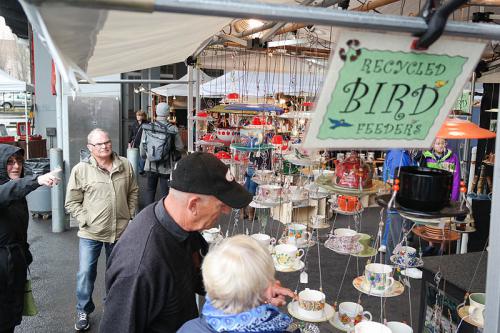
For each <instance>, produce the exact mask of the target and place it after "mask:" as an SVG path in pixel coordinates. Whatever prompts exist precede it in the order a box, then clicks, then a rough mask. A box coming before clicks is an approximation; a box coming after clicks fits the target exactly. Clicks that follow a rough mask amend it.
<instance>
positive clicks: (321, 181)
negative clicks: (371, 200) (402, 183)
mask: <svg viewBox="0 0 500 333" xmlns="http://www.w3.org/2000/svg"><path fill="white" fill-rule="evenodd" d="M315 183H316V184H317V185H318V186H321V187H322V188H324V189H325V190H328V191H329V192H331V193H335V194H343V195H353V196H362V195H367V194H375V193H378V192H379V190H382V189H384V187H385V185H384V183H383V182H382V181H380V180H376V179H374V180H372V184H373V185H372V187H370V188H364V189H361V190H360V189H350V188H346V187H340V186H337V185H335V184H333V183H332V182H331V180H330V179H329V178H324V177H321V176H320V177H318V179H317V180H316V182H315Z"/></svg>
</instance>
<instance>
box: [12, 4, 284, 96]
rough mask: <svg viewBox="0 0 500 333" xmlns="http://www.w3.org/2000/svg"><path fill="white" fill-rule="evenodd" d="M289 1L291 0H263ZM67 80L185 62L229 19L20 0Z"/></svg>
mask: <svg viewBox="0 0 500 333" xmlns="http://www.w3.org/2000/svg"><path fill="white" fill-rule="evenodd" d="M263 2H268V3H290V4H294V1H292V0H264V1H263ZM20 3H21V5H22V6H23V9H24V11H25V13H26V15H27V17H28V19H29V20H30V23H31V24H32V26H33V29H34V30H35V31H36V32H37V33H39V34H40V35H41V37H42V38H41V39H42V40H44V41H45V43H46V44H47V47H48V49H49V52H50V54H51V55H52V57H53V58H54V62H55V64H56V66H57V69H58V70H59V72H60V73H61V77H62V79H63V80H64V81H66V82H70V83H71V84H72V85H73V86H77V80H76V77H75V73H79V74H80V75H81V76H83V77H85V78H89V79H90V78H94V77H98V76H103V75H109V74H115V73H125V72H129V71H133V70H139V69H144V68H150V67H155V66H161V65H166V64H173V63H177V62H182V61H184V60H186V58H187V57H188V56H190V55H191V54H192V53H193V52H194V51H195V50H196V49H197V48H198V46H199V45H200V44H201V43H202V42H203V41H205V40H207V39H208V38H210V37H212V36H213V35H214V34H216V33H218V32H219V31H221V29H222V28H224V27H225V26H226V25H227V24H229V23H230V19H228V18H225V17H212V16H200V15H185V14H172V13H164V12H154V13H145V12H129V11H119V10H100V9H92V8H82V7H73V6H68V5H65V4H64V3H61V2H59V3H54V2H48V3H43V4H41V5H40V6H35V5H32V4H30V3H28V2H27V1H23V0H20Z"/></svg>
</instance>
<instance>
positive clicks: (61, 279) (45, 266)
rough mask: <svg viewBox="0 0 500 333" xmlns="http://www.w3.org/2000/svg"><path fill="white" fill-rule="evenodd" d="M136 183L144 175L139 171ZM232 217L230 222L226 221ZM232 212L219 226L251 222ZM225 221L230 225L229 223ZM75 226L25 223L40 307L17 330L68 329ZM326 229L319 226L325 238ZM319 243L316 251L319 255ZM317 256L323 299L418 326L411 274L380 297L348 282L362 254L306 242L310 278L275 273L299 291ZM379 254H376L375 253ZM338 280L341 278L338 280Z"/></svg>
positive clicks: (367, 228)
mask: <svg viewBox="0 0 500 333" xmlns="http://www.w3.org/2000/svg"><path fill="white" fill-rule="evenodd" d="M141 178H142V179H141V186H142V185H144V178H143V177H141ZM230 221H231V223H230ZM232 221H234V217H228V216H225V217H223V218H222V219H221V221H220V222H221V227H222V229H223V232H224V233H226V230H228V228H229V234H234V233H241V232H244V231H246V230H247V229H250V228H251V224H250V223H248V222H246V224H245V223H242V222H239V224H238V225H237V226H236V227H233V223H232ZM378 221H379V209H378V208H369V209H366V210H365V212H364V213H363V218H362V220H361V223H360V228H361V231H362V232H367V233H369V234H371V235H375V234H376V228H377V225H378ZM347 225H350V226H351V227H353V226H354V222H353V219H352V217H346V216H342V217H338V218H337V220H336V222H335V227H343V226H347ZM229 226H230V227H229ZM282 230H283V227H282V225H281V224H280V223H279V222H276V221H270V222H269V223H268V224H267V226H266V231H267V232H269V233H271V234H272V235H273V236H276V235H280V233H281V232H282ZM76 232H77V229H76V228H71V229H70V230H69V231H66V232H64V233H60V234H54V233H52V232H51V222H50V220H39V219H35V220H33V221H32V222H31V223H30V227H29V242H30V244H31V250H32V253H33V257H34V261H33V264H32V265H31V267H30V268H31V278H32V281H33V294H34V297H35V300H36V303H37V306H38V309H39V314H38V315H37V316H34V317H24V318H23V322H22V324H21V325H20V326H18V327H17V329H16V332H30V333H31V332H51V333H52V332H53V333H56V332H72V331H73V326H74V320H75V285H76V272H77V269H78V237H77V235H76ZM328 232H329V229H326V230H322V231H321V232H320V239H321V240H322V241H323V242H324V240H326V238H327V233H328ZM318 249H319V256H318ZM319 259H320V260H321V273H322V275H321V277H322V281H321V285H322V287H323V291H324V292H325V294H326V296H327V302H328V303H330V304H332V303H334V302H335V301H337V302H338V303H340V302H344V301H353V302H356V301H357V300H358V299H359V300H360V301H361V304H362V305H363V306H364V308H365V310H368V311H370V312H371V313H372V315H373V318H374V320H377V321H380V312H381V311H380V310H381V309H382V308H383V309H385V310H384V311H385V313H386V314H387V316H386V317H387V320H388V321H393V320H399V321H406V322H407V323H409V324H410V323H412V326H413V328H414V331H415V332H417V328H418V309H419V302H420V281H417V280H411V288H406V290H405V293H404V294H403V295H401V296H399V297H394V298H386V299H381V298H378V297H372V296H368V295H365V294H362V293H360V292H358V291H357V290H356V289H355V288H354V287H353V285H352V280H353V279H354V278H355V277H356V276H358V275H362V274H363V267H364V265H365V264H366V258H356V257H349V256H344V255H340V254H337V253H334V252H332V251H330V250H328V249H327V248H325V247H324V246H323V245H322V244H321V245H320V246H319V247H318V246H314V247H311V248H310V250H309V252H308V254H307V270H308V273H309V276H308V280H309V284H308V285H307V286H306V285H303V284H300V283H299V273H298V272H294V273H277V278H278V279H279V280H281V281H282V284H283V285H285V286H287V287H289V288H291V289H297V290H298V291H300V290H302V289H304V288H305V287H309V288H311V289H313V288H314V289H317V288H319V287H320V276H319ZM377 259H378V258H377ZM104 270H105V258H104V253H102V255H101V257H100V259H99V268H98V275H97V281H96V285H95V290H94V302H95V304H96V310H95V311H94V313H93V314H92V315H91V317H90V318H91V325H92V326H91V329H90V330H89V332H97V331H98V323H99V320H100V315H101V313H102V298H103V295H104ZM342 281H343V282H342ZM319 327H320V329H321V332H327V333H328V332H339V331H338V330H336V329H335V328H333V327H332V326H331V325H330V324H329V323H322V324H320V325H319Z"/></svg>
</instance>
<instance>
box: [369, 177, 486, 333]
mask: <svg viewBox="0 0 500 333" xmlns="http://www.w3.org/2000/svg"><path fill="white" fill-rule="evenodd" d="M398 183H399V182H397V183H396V184H398ZM397 188H399V186H397V187H396V186H394V187H393V189H394V191H393V192H392V194H384V195H379V196H377V198H376V202H377V203H378V204H379V205H380V206H382V207H384V208H387V209H391V210H396V211H397V212H398V213H399V214H400V215H401V216H402V217H403V218H405V219H408V220H411V221H412V222H414V225H413V226H412V227H411V229H410V231H408V232H407V233H405V234H404V235H403V239H402V241H401V242H400V243H399V244H400V245H404V246H406V245H407V236H408V234H409V232H413V233H414V234H415V235H417V236H419V239H420V238H422V239H424V240H429V241H433V242H441V243H443V244H444V243H445V242H450V241H454V240H458V239H459V238H460V234H459V233H458V232H453V231H450V232H449V233H448V234H447V233H446V232H445V229H444V227H445V225H446V224H449V223H452V224H453V223H455V222H456V220H455V219H453V218H454V217H456V216H460V215H467V214H468V213H469V209H468V208H467V206H466V201H465V196H464V194H463V193H464V191H462V200H461V201H460V202H452V203H451V204H450V205H449V206H447V207H445V208H443V209H442V210H440V211H439V212H431V213H429V212H420V211H413V210H409V209H406V208H404V207H402V206H400V205H399V204H398V203H397V200H396V196H397ZM462 190H463V189H462ZM426 225H431V226H435V227H439V228H441V229H443V231H442V237H441V238H440V239H436V238H433V237H426V235H425V232H424V227H425V226H426ZM419 247H420V249H419V252H420V261H417V265H415V266H414V267H407V266H404V265H403V266H401V265H396V270H397V271H399V272H400V273H403V274H404V277H405V278H404V279H403V282H404V283H405V284H407V285H408V286H410V279H409V277H408V276H409V275H410V274H406V272H408V270H409V269H412V268H415V267H419V266H422V265H423V262H422V260H421V259H422V250H421V248H422V247H421V246H419ZM441 258H443V253H441ZM478 264H479V263H478ZM476 270H477V267H476ZM403 274H402V275H403ZM441 279H442V274H441V270H438V272H437V273H436V275H435V276H434V282H435V284H436V290H437V291H438V292H437V293H436V300H435V303H434V306H433V311H432V316H431V319H430V321H426V327H432V329H434V330H435V331H436V332H438V331H441V329H442V326H443V322H444V321H443V320H442V319H443V311H442V304H441V303H440V301H439V299H440V298H442V297H443V296H444V293H445V290H444V289H445V288H443V290H441V289H440V288H439V286H440V282H441ZM408 290H409V292H411V287H410V288H408ZM465 298H467V294H466V296H465ZM463 304H465V301H464V303H463ZM464 308H465V307H464V306H463V307H461V308H458V315H459V316H461V318H462V319H463V320H464V321H467V322H469V321H472V320H471V319H470V318H469V317H468V316H466V315H465V314H464V313H465V312H464V311H465V310H464ZM410 316H411V313H410ZM410 320H411V318H410ZM449 322H450V323H451V319H450V320H449ZM475 324H477V323H475ZM450 325H451V324H450ZM472 325H474V323H473V324H472ZM459 326H460V324H459ZM476 326H477V327H479V326H478V325H476ZM450 329H451V326H450ZM457 331H458V328H457Z"/></svg>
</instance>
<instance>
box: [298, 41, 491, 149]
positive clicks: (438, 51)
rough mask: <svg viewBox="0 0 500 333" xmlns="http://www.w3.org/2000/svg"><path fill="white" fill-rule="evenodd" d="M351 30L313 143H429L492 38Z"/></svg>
mask: <svg viewBox="0 0 500 333" xmlns="http://www.w3.org/2000/svg"><path fill="white" fill-rule="evenodd" d="M413 39H415V37H411V36H407V35H394V34H382V33H367V32H359V31H343V32H342V33H341V34H340V35H339V39H338V43H337V45H338V46H337V49H336V50H335V53H334V55H333V58H332V59H331V61H330V68H329V70H328V74H327V77H326V80H325V84H324V86H323V88H322V91H321V94H320V97H319V100H318V102H317V108H316V112H315V113H314V118H313V120H312V122H311V125H310V127H309V130H308V133H307V136H306V140H305V143H304V146H305V147H306V148H328V149H336V148H339V149H342V148H380V149H388V148H402V147H407V148H428V147H430V146H431V143H432V141H433V140H434V138H435V135H436V133H437V132H438V130H439V129H440V127H441V125H442V124H443V122H444V120H445V119H446V116H447V115H448V113H449V111H450V110H451V109H452V108H453V106H454V104H455V102H456V101H457V98H458V97H459V96H460V95H461V93H462V89H463V87H464V84H465V83H466V81H467V80H468V78H469V76H470V74H471V72H472V70H473V69H474V68H475V66H476V64H477V62H478V60H479V57H480V55H481V53H482V50H483V48H484V45H485V43H483V42H477V41H469V40H463V39H451V38H445V37H441V38H440V39H439V40H438V41H437V42H436V43H434V45H432V46H431V47H430V48H429V49H428V50H426V51H413V50H411V48H410V46H411V43H412V41H413Z"/></svg>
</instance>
